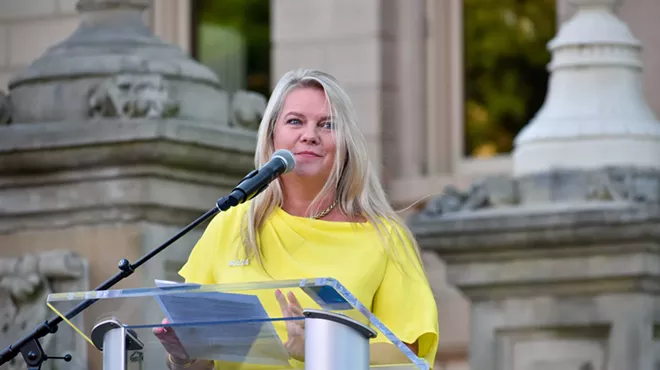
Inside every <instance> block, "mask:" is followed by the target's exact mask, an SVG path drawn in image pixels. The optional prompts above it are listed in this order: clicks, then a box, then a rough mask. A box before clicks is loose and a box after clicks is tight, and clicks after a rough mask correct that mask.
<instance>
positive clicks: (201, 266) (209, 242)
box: [179, 214, 224, 284]
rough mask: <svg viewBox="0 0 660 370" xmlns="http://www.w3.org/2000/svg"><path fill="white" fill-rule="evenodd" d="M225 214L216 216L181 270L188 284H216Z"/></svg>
mask: <svg viewBox="0 0 660 370" xmlns="http://www.w3.org/2000/svg"><path fill="white" fill-rule="evenodd" d="M223 219H224V214H219V215H216V216H215V217H214V218H213V219H212V220H211V222H210V223H209V225H208V226H207V227H206V230H204V233H203V234H202V236H201V237H200V238H199V240H198V241H197V243H196V244H195V246H194V247H193V249H192V252H191V253H190V256H188V261H187V262H186V263H185V264H184V265H183V267H182V268H181V270H179V275H181V276H182V277H183V278H184V279H185V282H186V283H195V284H215V283H216V281H215V280H216V279H215V275H214V273H213V270H214V268H215V267H216V265H215V263H217V262H218V257H219V251H218V250H219V247H220V244H219V236H220V235H221V234H222V231H221V230H222V228H223V227H222V226H223V222H222V221H223Z"/></svg>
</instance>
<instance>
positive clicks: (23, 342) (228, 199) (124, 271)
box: [0, 170, 268, 370]
mask: <svg viewBox="0 0 660 370" xmlns="http://www.w3.org/2000/svg"><path fill="white" fill-rule="evenodd" d="M258 172H259V171H258V170H253V171H252V172H250V173H249V174H248V175H247V176H245V177H244V178H243V179H242V180H241V181H240V182H239V185H240V183H242V182H243V181H245V180H247V179H249V178H251V177H254V176H255V175H256V174H257V173H258ZM267 186H268V185H265V186H263V187H262V188H260V189H259V190H258V191H257V192H256V193H254V194H247V193H245V192H244V191H243V190H242V189H238V186H237V188H235V189H234V191H233V192H232V193H231V194H230V195H228V196H225V197H222V198H220V199H218V201H217V202H216V206H215V207H213V208H211V209H210V210H208V211H207V212H206V213H204V214H203V215H202V216H200V217H199V218H198V219H196V220H195V221H193V222H192V223H190V224H188V226H186V227H184V228H183V229H181V231H179V232H178V233H176V234H175V235H174V236H172V237H171V238H170V239H168V240H166V241H165V242H164V243H162V244H161V245H160V246H158V247H157V248H155V249H153V250H152V251H150V252H149V253H147V254H146V255H144V256H143V257H142V258H140V259H139V260H137V261H136V262H135V263H133V264H131V263H130V262H129V261H128V260H127V259H125V258H124V259H122V260H120V261H119V263H118V267H119V270H120V271H119V272H118V273H116V274H115V275H114V276H113V277H111V278H110V279H108V280H106V281H105V282H103V284H101V285H99V286H98V287H96V288H95V289H94V290H95V291H98V290H106V289H108V288H110V287H112V286H113V285H115V284H117V283H119V282H120V281H122V280H123V279H125V278H127V277H129V276H131V275H132V274H133V272H135V270H136V269H137V268H138V267H140V266H142V265H143V264H144V263H146V262H147V261H149V260H150V259H151V258H153V257H154V256H155V255H157V254H158V253H160V252H162V251H163V250H164V249H165V248H167V247H169V246H170V245H171V244H172V243H174V242H175V241H177V240H178V239H180V238H181V237H182V236H183V235H185V234H187V233H188V232H190V231H191V230H192V229H194V228H195V227H197V226H198V225H199V224H201V223H202V222H204V221H206V220H207V219H208V218H210V217H211V216H213V215H215V214H216V213H218V212H220V211H226V210H227V209H229V208H231V207H234V206H236V205H237V204H239V203H242V201H245V200H248V199H251V198H253V197H255V196H257V195H258V194H259V193H261V192H262V191H263V190H264V189H265V188H266V187H267ZM237 190H238V193H237ZM239 193H240V194H239ZM97 300H98V299H88V300H85V301H82V302H80V303H79V304H78V305H76V306H75V307H74V308H72V309H71V310H70V311H69V312H67V313H66V314H64V316H65V317H66V318H67V320H71V319H72V318H73V317H75V316H76V315H78V314H79V313H81V312H82V311H83V310H85V309H86V308H87V307H89V306H91V305H92V304H93V303H94V302H96V301H97ZM62 321H63V319H62V317H60V316H55V317H53V318H52V319H50V320H48V321H44V322H42V323H41V324H39V325H38V326H37V327H36V328H34V329H33V330H32V331H31V332H30V333H29V334H27V335H25V336H24V337H23V338H22V339H20V340H19V341H17V342H16V343H14V344H12V345H10V346H8V347H7V348H5V349H3V350H2V352H0V365H3V364H5V363H7V362H9V361H10V360H12V359H13V358H14V357H16V356H18V354H19V353H20V354H21V355H23V359H24V360H25V363H26V364H27V366H28V370H40V369H41V365H42V364H43V362H44V361H46V360H47V359H48V358H51V359H62V360H64V361H66V362H69V361H71V355H68V354H67V355H66V356H64V357H54V356H48V355H46V354H45V353H44V351H43V348H42V346H41V344H40V343H39V338H43V337H45V336H46V335H48V334H53V333H55V332H57V325H58V324H59V323H61V322H62Z"/></svg>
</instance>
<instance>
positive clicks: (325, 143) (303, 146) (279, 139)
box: [273, 87, 336, 183]
mask: <svg viewBox="0 0 660 370" xmlns="http://www.w3.org/2000/svg"><path fill="white" fill-rule="evenodd" d="M328 108H329V107H328V104H327V101H326V97H325V93H324V91H323V90H322V89H320V88H315V87H301V88H296V89H293V90H291V92H289V94H288V95H287V97H286V98H285V100H284V105H283V107H282V112H281V114H280V116H279V117H278V118H277V121H276V122H275V128H274V133H273V145H274V147H275V150H278V149H288V150H290V151H291V152H292V153H293V154H294V156H295V158H296V166H295V168H294V169H293V171H292V173H294V174H297V175H298V176H301V177H305V178H309V179H310V180H311V179H315V180H321V181H323V182H324V183H325V181H326V180H327V179H328V177H329V176H330V173H331V171H332V166H333V165H334V162H335V148H336V142H335V135H334V133H333V123H332V121H331V120H330V119H331V117H330V112H329V109H328Z"/></svg>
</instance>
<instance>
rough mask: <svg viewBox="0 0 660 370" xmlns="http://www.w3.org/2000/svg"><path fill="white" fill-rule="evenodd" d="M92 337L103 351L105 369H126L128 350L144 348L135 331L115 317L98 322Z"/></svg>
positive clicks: (97, 346)
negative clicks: (127, 327) (128, 328)
mask: <svg viewBox="0 0 660 370" xmlns="http://www.w3.org/2000/svg"><path fill="white" fill-rule="evenodd" d="M91 339H92V342H93V343H94V345H95V346H96V348H98V349H99V350H100V351H103V370H126V364H127V356H128V355H127V351H136V350H141V349H142V348H144V344H143V343H142V342H140V340H139V339H138V338H137V335H136V334H135V332H133V331H132V330H127V329H126V327H125V326H123V325H122V324H120V323H119V321H117V320H114V319H109V320H105V321H101V322H100V323H98V324H96V326H94V329H92V338H91Z"/></svg>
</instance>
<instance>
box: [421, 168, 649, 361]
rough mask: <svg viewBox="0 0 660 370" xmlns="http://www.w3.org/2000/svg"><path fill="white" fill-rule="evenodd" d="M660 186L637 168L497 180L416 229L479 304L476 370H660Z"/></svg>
mask: <svg viewBox="0 0 660 370" xmlns="http://www.w3.org/2000/svg"><path fill="white" fill-rule="evenodd" d="M659 178H660V176H658V174H657V173H655V172H645V171H638V170H634V169H607V170H601V171H594V172H578V171H575V172H569V171H565V172H555V173H550V174H544V175H538V176H535V177H527V178H517V179H514V178H506V177H498V178H490V179H486V180H485V181H484V182H482V183H480V184H475V186H474V187H473V188H472V189H471V191H470V192H468V195H466V194H461V193H456V192H454V193H448V194H447V195H445V196H444V197H443V198H440V199H438V200H436V201H434V202H433V203H432V204H430V205H429V208H427V209H426V210H425V211H424V212H422V213H420V214H419V215H416V217H414V218H412V219H411V222H410V225H411V227H412V229H413V232H414V233H415V234H416V236H417V237H418V240H419V242H420V245H421V247H422V248H423V249H424V250H425V251H426V252H435V253H437V254H438V255H439V256H440V257H441V258H442V259H443V260H444V261H445V263H446V264H447V281H448V283H449V284H452V285H454V286H456V287H457V288H458V289H459V290H460V291H461V292H462V293H463V294H465V296H466V297H467V298H468V299H469V300H470V303H471V321H470V326H471V329H470V345H469V348H470V367H471V368H472V369H479V370H482V369H483V370H485V369H497V370H509V369H514V370H518V369H520V370H526V369H562V370H564V369H576V370H577V369H579V370H584V369H599V370H601V369H602V370H605V369H607V370H631V369H635V370H642V369H650V368H653V366H658V365H660V356H659V355H657V353H658V351H656V348H657V347H658V344H659V342H657V340H656V338H655V337H656V336H655V334H654V332H655V328H656V323H657V322H660V311H659V310H658V309H657V307H659V305H658V304H659V303H660V301H658V298H656V296H657V295H658V293H659V292H660V280H658V279H657V276H659V275H660V244H658V242H657V240H658V236H660V228H658V224H660V203H659V202H657V199H658V189H659V187H658V179H659ZM592 194H593V195H594V196H590V195H592ZM596 194H600V195H599V196H595V195H596ZM503 195H506V196H503ZM503 199H507V200H508V201H507V202H504V201H502V200H503ZM441 330H442V328H441Z"/></svg>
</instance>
